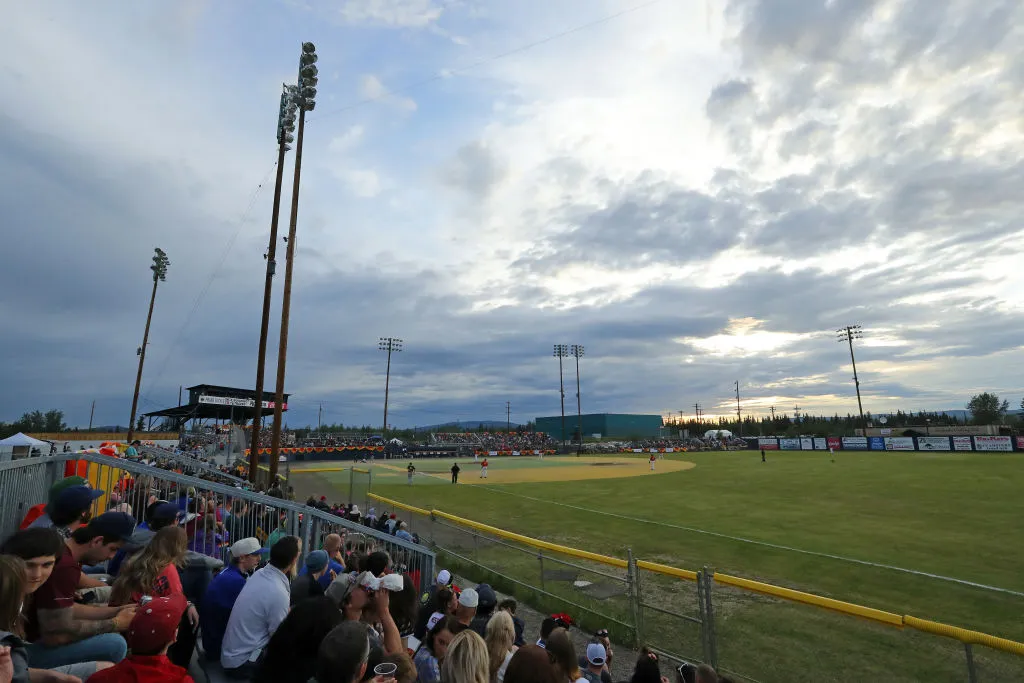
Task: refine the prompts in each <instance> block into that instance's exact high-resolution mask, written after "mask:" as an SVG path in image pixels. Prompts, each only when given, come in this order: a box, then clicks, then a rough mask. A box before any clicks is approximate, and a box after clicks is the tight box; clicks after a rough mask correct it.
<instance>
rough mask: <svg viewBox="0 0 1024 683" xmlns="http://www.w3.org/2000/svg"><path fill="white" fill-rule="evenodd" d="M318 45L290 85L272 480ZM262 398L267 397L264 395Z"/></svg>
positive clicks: (305, 53) (304, 56) (305, 49)
mask: <svg viewBox="0 0 1024 683" xmlns="http://www.w3.org/2000/svg"><path fill="white" fill-rule="evenodd" d="M316 60H317V56H316V46H315V45H313V43H303V44H302V53H301V54H300V55H299V81H298V85H294V86H290V87H289V90H290V92H291V95H292V98H293V99H294V100H295V105H296V107H297V108H298V110H299V127H298V132H297V133H296V134H295V175H294V177H293V179H292V210H291V215H290V216H289V220H288V249H287V252H286V253H287V255H286V256H285V264H284V292H283V293H282V295H281V341H280V344H279V346H278V350H277V390H276V391H275V392H274V432H273V437H272V439H271V443H270V481H271V482H273V481H274V480H275V479H276V478H277V465H278V462H277V461H278V457H279V453H280V451H281V422H282V418H283V415H282V409H283V403H284V377H285V366H286V364H287V359H288V316H289V315H290V314H291V308H292V270H293V265H294V262H295V226H296V223H297V222H298V220H299V178H300V177H301V175H302V134H303V131H304V130H305V128H306V112H307V111H313V109H314V108H315V107H316V83H317V79H316V76H317V69H316ZM259 400H260V401H262V400H263V397H262V396H260V397H259Z"/></svg>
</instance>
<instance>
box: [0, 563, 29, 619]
mask: <svg viewBox="0 0 1024 683" xmlns="http://www.w3.org/2000/svg"><path fill="white" fill-rule="evenodd" d="M25 581H26V574H25V561H24V560H23V559H21V558H20V557H15V556H14V555H0V628H3V630H5V631H10V632H11V633H13V634H15V635H17V636H21V635H22V624H21V603H22V601H23V600H24V599H25Z"/></svg>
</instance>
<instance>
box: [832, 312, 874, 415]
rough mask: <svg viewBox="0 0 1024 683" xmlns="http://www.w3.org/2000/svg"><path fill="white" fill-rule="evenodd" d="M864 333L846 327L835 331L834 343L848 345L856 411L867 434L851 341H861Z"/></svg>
mask: <svg viewBox="0 0 1024 683" xmlns="http://www.w3.org/2000/svg"><path fill="white" fill-rule="evenodd" d="M863 338H864V332H863V330H862V329H861V326H860V325H847V326H846V327H840V328H839V329H838V330H836V341H838V342H840V343H842V342H846V343H847V344H849V345H850V364H851V365H853V384H854V386H855V387H856V388H857V410H858V411H859V412H860V424H861V428H862V429H864V430H865V432H864V433H865V434H866V433H867V428H868V424H867V422H866V421H865V420H864V406H863V405H862V404H861V401H860V379H858V378H857V360H856V359H855V358H854V357H853V340H854V339H863Z"/></svg>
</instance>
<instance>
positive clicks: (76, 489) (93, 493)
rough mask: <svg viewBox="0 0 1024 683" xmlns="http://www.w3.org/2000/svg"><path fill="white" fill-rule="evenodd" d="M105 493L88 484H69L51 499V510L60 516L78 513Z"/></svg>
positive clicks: (90, 505)
mask: <svg viewBox="0 0 1024 683" xmlns="http://www.w3.org/2000/svg"><path fill="white" fill-rule="evenodd" d="M104 493H106V492H105V491H101V490H99V489H94V488H89V487H88V486H69V487H67V488H66V489H64V490H63V491H61V492H60V493H59V494H57V498H56V499H55V500H54V501H53V510H54V512H56V513H58V515H60V516H70V515H74V514H76V513H78V514H80V513H82V512H85V511H86V510H88V509H89V508H91V507H92V504H93V501H95V500H96V499H97V498H100V497H101V496H103V494H104Z"/></svg>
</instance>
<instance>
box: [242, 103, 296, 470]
mask: <svg viewBox="0 0 1024 683" xmlns="http://www.w3.org/2000/svg"><path fill="white" fill-rule="evenodd" d="M292 88H294V86H288V85H286V86H284V87H283V88H282V92H281V108H280V110H279V111H278V114H277V181H276V182H275V183H274V210H273V213H272V214H271V216H270V244H269V246H268V247H267V253H266V254H264V255H263V258H264V259H266V261H267V275H266V282H265V283H264V285H263V319H262V320H261V321H260V346H259V352H258V353H257V357H256V414H255V416H254V417H253V420H252V432H251V433H250V435H249V437H250V438H249V481H251V482H253V483H255V482H256V471H257V469H258V467H259V464H260V429H262V427H263V425H262V422H263V373H264V368H265V366H266V364H267V335H268V334H269V330H270V295H271V291H272V289H273V284H274V273H275V272H276V271H277V260H276V256H277V223H278V215H279V214H280V213H281V184H282V182H283V181H284V154H285V152H287V151H288V150H289V149H291V147H290V146H289V145H290V143H291V142H293V141H294V140H295V138H294V137H293V136H292V133H293V132H294V131H295V110H296V109H297V108H298V102H296V101H295V98H294V97H293V96H292Z"/></svg>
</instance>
